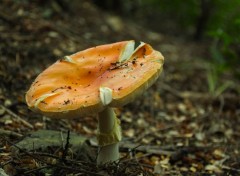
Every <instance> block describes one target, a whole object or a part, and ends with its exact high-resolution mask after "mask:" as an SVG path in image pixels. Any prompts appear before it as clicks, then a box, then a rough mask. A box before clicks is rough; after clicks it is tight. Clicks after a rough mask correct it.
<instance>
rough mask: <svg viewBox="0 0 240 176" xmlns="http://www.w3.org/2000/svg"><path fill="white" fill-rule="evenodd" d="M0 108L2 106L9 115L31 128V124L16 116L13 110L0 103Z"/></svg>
mask: <svg viewBox="0 0 240 176" xmlns="http://www.w3.org/2000/svg"><path fill="white" fill-rule="evenodd" d="M0 107H1V108H3V109H4V110H5V111H6V112H7V113H8V114H9V115H11V116H12V117H14V118H16V119H17V120H19V121H20V122H22V123H23V124H24V125H26V126H27V127H29V128H31V129H33V126H32V125H31V124H30V123H29V122H27V121H26V120H24V119H22V118H21V117H20V116H18V115H17V114H15V113H14V112H13V111H11V110H10V109H8V108H6V107H5V106H3V105H0Z"/></svg>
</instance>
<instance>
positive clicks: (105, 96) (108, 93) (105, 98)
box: [99, 87, 112, 106]
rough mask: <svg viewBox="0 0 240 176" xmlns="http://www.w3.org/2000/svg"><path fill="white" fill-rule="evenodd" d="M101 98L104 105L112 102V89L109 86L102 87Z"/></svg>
mask: <svg viewBox="0 0 240 176" xmlns="http://www.w3.org/2000/svg"><path fill="white" fill-rule="evenodd" d="M99 90H100V99H101V102H102V103H103V105H104V106H106V105H108V104H110V103H111V102H112V89H110V88H108V87H100V89H99Z"/></svg>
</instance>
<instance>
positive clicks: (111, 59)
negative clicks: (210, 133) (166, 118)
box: [26, 40, 164, 118]
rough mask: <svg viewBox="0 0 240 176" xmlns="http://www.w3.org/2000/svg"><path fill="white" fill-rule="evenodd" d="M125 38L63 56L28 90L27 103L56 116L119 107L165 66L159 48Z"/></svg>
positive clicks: (87, 113)
mask: <svg viewBox="0 0 240 176" xmlns="http://www.w3.org/2000/svg"><path fill="white" fill-rule="evenodd" d="M134 45H135V42H134V41H132V40H131V41H123V42H118V43H113V44H107V45H101V46H97V47H93V48H90V49H87V50H84V51H80V52H78V53H76V54H73V55H71V56H65V57H64V58H63V59H60V60H58V61H57V62H56V63H54V64H53V65H51V66H50V67H49V68H47V69H46V70H45V71H43V72H42V73H41V74H40V75H39V76H38V77H37V78H36V80H35V81H34V82H33V84H32V85H31V87H30V89H29V90H28V92H27V94H26V102H27V104H28V106H29V107H30V108H31V109H33V110H35V111H40V112H42V113H43V114H45V115H47V116H50V117H56V118H71V117H77V116H85V115H91V114H96V113H98V112H100V111H102V110H103V109H104V108H105V107H106V106H110V107H119V106H123V105H125V104H127V103H129V102H130V101H132V100H133V99H134V98H135V97H137V96H138V95H139V94H141V93H143V92H144V91H145V90H146V89H147V88H148V87H149V86H151V85H152V84H153V83H154V82H155V81H156V79H157V78H158V76H159V74H160V73H161V71H162V65H163V61H164V59H163V56H162V55H161V53H160V52H158V51H155V50H153V48H152V47H151V46H150V45H148V44H146V43H141V44H140V45H139V46H137V47H135V46H134Z"/></svg>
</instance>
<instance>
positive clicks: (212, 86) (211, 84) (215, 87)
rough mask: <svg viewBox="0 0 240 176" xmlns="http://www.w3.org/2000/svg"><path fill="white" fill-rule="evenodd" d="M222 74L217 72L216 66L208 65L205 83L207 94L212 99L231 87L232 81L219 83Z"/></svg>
mask: <svg viewBox="0 0 240 176" xmlns="http://www.w3.org/2000/svg"><path fill="white" fill-rule="evenodd" d="M221 75H222V73H221V72H219V68H218V66H217V65H214V64H210V65H209V68H208V71H207V83H208V90H209V93H210V94H211V95H212V96H213V97H218V96H219V95H221V94H222V93H223V92H224V91H225V90H226V89H228V88H230V87H231V86H232V85H233V82H232V81H226V82H224V83H221V82H220V77H221Z"/></svg>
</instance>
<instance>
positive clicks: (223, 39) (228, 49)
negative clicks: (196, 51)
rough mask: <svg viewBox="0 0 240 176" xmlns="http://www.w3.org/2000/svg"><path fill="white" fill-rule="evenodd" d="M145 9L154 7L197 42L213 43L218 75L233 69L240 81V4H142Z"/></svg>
mask: <svg viewBox="0 0 240 176" xmlns="http://www.w3.org/2000/svg"><path fill="white" fill-rule="evenodd" d="M142 5H143V6H148V7H149V6H151V7H154V8H153V9H156V10H157V11H159V12H160V13H158V15H159V16H163V17H164V18H165V19H166V20H171V21H172V22H174V23H175V24H176V27H177V28H178V29H179V30H181V29H183V30H182V31H183V32H185V34H187V35H189V34H190V35H192V36H194V38H195V39H196V40H208V41H211V42H212V43H211V47H210V49H209V51H210V53H211V60H210V62H211V65H212V66H213V67H215V68H214V70H216V74H221V73H222V72H224V71H226V70H230V69H231V71H232V72H233V73H234V74H235V75H237V76H238V77H240V0H227V1H226V0H188V1H182V0H171V1H169V0H142ZM162 19H163V18H161V20H162ZM173 30H174V29H173ZM182 31H181V32H182Z"/></svg>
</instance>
